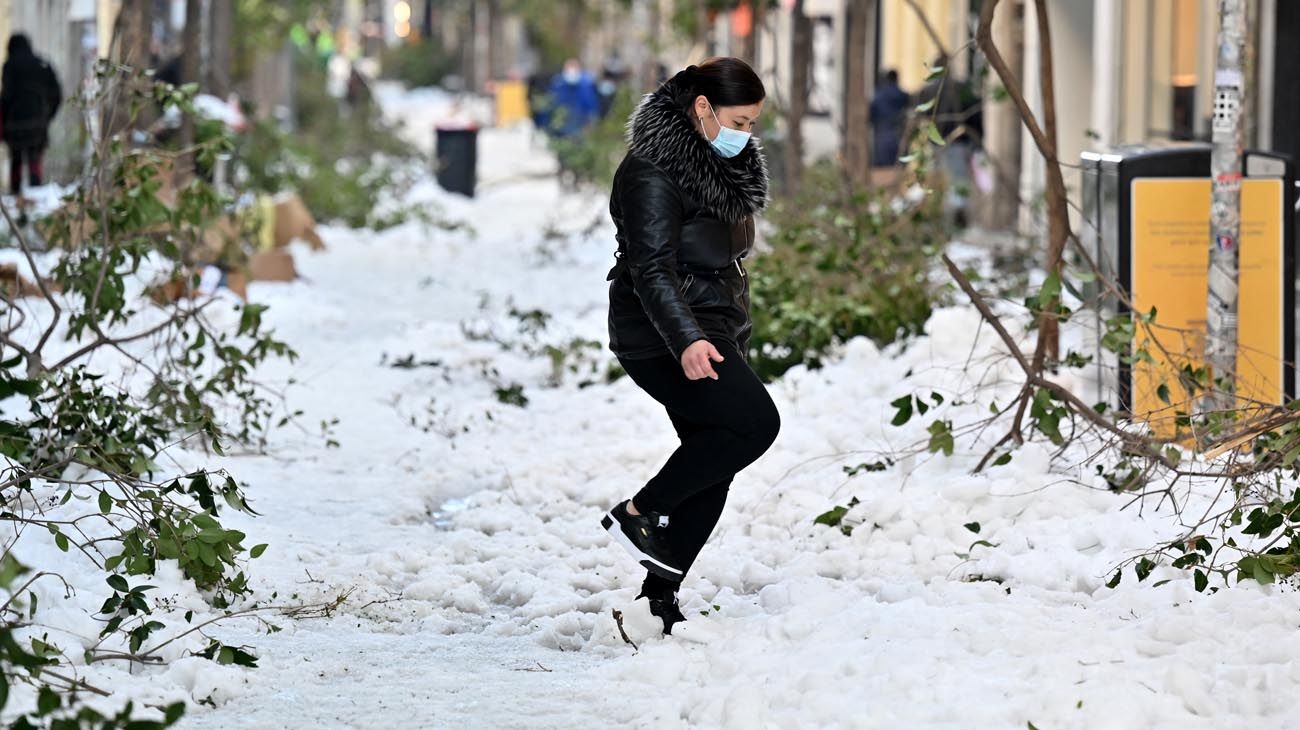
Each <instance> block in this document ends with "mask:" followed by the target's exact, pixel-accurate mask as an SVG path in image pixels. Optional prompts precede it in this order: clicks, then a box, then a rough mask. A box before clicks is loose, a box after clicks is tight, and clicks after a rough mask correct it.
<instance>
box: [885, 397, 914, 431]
mask: <svg viewBox="0 0 1300 730" xmlns="http://www.w3.org/2000/svg"><path fill="white" fill-rule="evenodd" d="M889 405H891V406H893V407H894V408H897V409H898V412H897V413H895V414H894V420H892V421H890V422H889V424H890V425H891V426H901V425H903V424H904V423H907V422H908V421H910V420H911V419H912V396H910V395H905V396H903V397H902V398H895V399H894V400H892V401H890V402H889Z"/></svg>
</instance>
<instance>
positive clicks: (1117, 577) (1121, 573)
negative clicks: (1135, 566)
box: [1106, 568, 1124, 588]
mask: <svg viewBox="0 0 1300 730" xmlns="http://www.w3.org/2000/svg"><path fill="white" fill-rule="evenodd" d="M1123 579H1124V569H1123V568H1121V569H1119V570H1117V571H1115V576H1114V577H1112V578H1111V579H1110V580H1108V581H1106V587H1107V588H1114V587H1115V586H1117V585H1119V582H1120V581H1121V580H1123Z"/></svg>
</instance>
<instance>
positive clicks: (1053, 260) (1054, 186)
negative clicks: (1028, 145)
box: [1034, 0, 1070, 368]
mask: <svg viewBox="0 0 1300 730" xmlns="http://www.w3.org/2000/svg"><path fill="white" fill-rule="evenodd" d="M1034 11H1035V12H1036V13H1037V15H1038V37H1039V45H1038V49H1039V54H1038V59H1039V67H1040V69H1041V71H1040V74H1041V81H1042V84H1041V87H1042V96H1043V128H1044V132H1045V134H1046V135H1047V146H1048V150H1049V151H1050V154H1049V155H1048V159H1047V162H1048V166H1049V167H1050V168H1052V169H1054V170H1055V171H1056V172H1055V173H1054V174H1049V175H1048V176H1047V259H1046V261H1044V266H1045V268H1046V269H1047V271H1048V272H1050V273H1053V274H1056V275H1057V277H1060V275H1061V265H1062V259H1063V258H1064V257H1065V244H1066V241H1067V240H1069V237H1070V210H1069V201H1068V199H1067V198H1066V192H1065V179H1064V178H1063V177H1062V175H1061V165H1060V159H1059V158H1058V157H1057V150H1058V149H1060V147H1059V145H1058V144H1057V140H1056V83H1055V81H1054V79H1053V73H1054V72H1053V65H1052V34H1051V28H1050V27H1049V25H1048V18H1047V0H1034ZM1052 304H1053V305H1054V303H1052ZM1044 306H1045V308H1046V307H1047V303H1044ZM1038 337H1039V340H1038V348H1037V350H1035V352H1034V365H1035V367H1038V368H1042V366H1043V364H1044V362H1045V361H1050V362H1053V363H1055V362H1056V361H1057V360H1059V359H1060V354H1061V342H1060V340H1061V334H1060V322H1059V321H1058V320H1057V318H1056V316H1055V315H1054V314H1052V315H1044V316H1043V319H1042V322H1041V324H1040V329H1039V335H1038Z"/></svg>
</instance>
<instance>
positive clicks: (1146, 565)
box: [1135, 558, 1156, 581]
mask: <svg viewBox="0 0 1300 730" xmlns="http://www.w3.org/2000/svg"><path fill="white" fill-rule="evenodd" d="M1155 567H1156V564H1155V563H1153V562H1151V560H1150V559H1149V558H1142V559H1141V560H1139V561H1138V564H1137V568H1136V569H1135V570H1136V571H1137V577H1138V580H1139V581H1144V580H1146V579H1147V576H1148V575H1151V571H1152V570H1154V569H1155Z"/></svg>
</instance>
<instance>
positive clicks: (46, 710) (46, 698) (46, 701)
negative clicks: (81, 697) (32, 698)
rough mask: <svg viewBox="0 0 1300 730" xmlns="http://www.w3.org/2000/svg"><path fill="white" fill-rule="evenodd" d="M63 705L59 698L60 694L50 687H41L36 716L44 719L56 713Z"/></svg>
mask: <svg viewBox="0 0 1300 730" xmlns="http://www.w3.org/2000/svg"><path fill="white" fill-rule="evenodd" d="M62 705H63V701H62V700H61V699H60V698H59V693H58V692H55V691H54V690H52V689H50V688H49V687H41V691H40V692H39V693H37V695H36V714H37V715H39V716H41V717H44V716H45V715H48V714H50V713H51V712H54V711H55V710H57V709H59V707H60V706H62Z"/></svg>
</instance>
